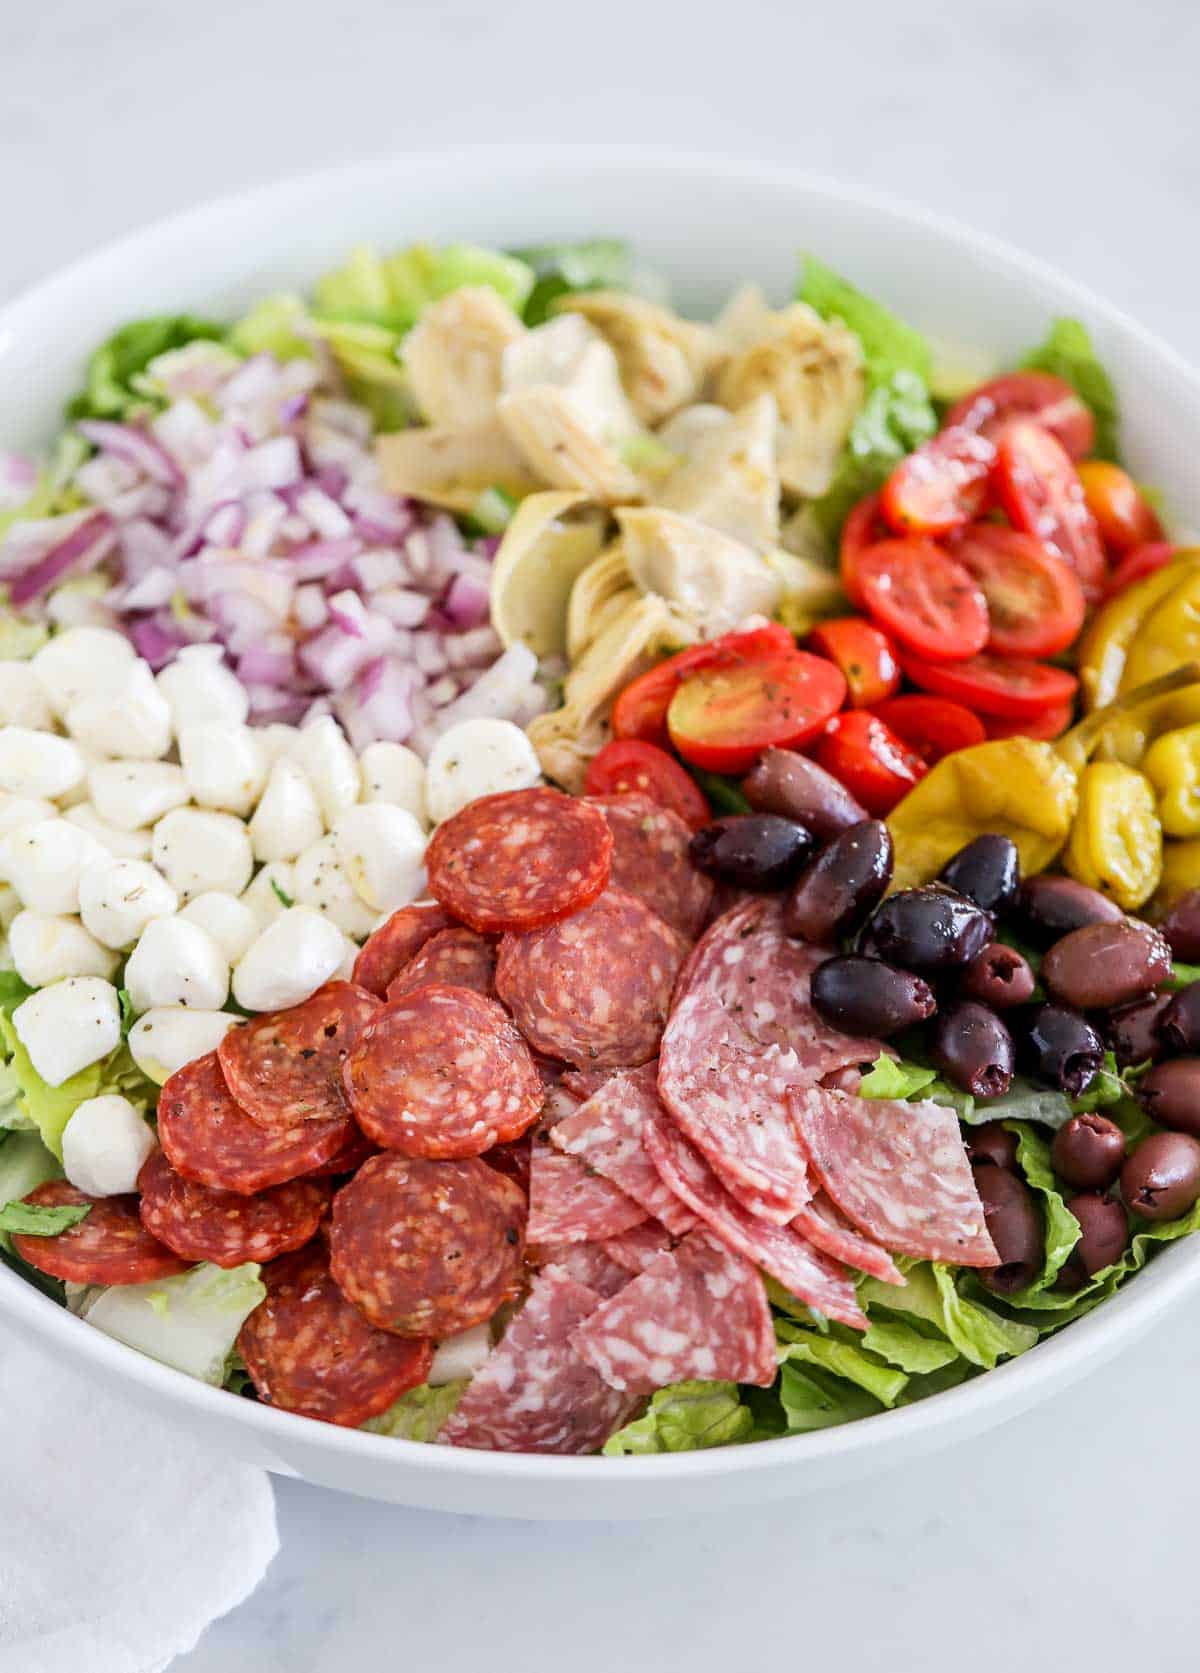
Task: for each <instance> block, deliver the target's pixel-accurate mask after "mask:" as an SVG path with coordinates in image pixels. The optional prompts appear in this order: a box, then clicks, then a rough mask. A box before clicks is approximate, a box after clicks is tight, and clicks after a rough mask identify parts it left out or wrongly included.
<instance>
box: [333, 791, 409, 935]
mask: <svg viewBox="0 0 1200 1673" xmlns="http://www.w3.org/2000/svg"><path fill="white" fill-rule="evenodd" d="M333 835H334V839H335V841H336V843H337V852H338V859H339V860H340V861H341V862H342V870H343V871H344V872H345V873H346V876H347V877H348V878H349V879H350V883H351V886H352V887H353V889H354V892H355V893H356V894H357V895H358V896H360V898H361V899H362V900H364V901H365V902H366V903H367V905H368V906H369V907H371V908H372V909H373V910H374V911H376V912H384V911H395V909H396V908H397V907H398V906H407V905H408V903H409V901H412V900H416V899H417V897H418V896H419V895H420V893H421V891H422V890H423V889H424V887H425V833H424V832H423V831H422V829H421V827H420V825H418V824H417V821H416V820H415V819H414V818H413V816H412V814H411V813H407V812H405V810H404V809H403V808H402V807H394V806H393V805H392V804H391V803H390V802H364V803H362V804H361V805H360V806H358V807H351V808H347V809H346V811H345V813H343V814H342V816H341V818H340V819H339V820H338V822H337V824H336V825H335V826H334V831H333Z"/></svg>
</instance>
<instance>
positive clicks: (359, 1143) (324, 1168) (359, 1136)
mask: <svg viewBox="0 0 1200 1673" xmlns="http://www.w3.org/2000/svg"><path fill="white" fill-rule="evenodd" d="M378 1154H379V1146H378V1145H377V1144H372V1143H371V1140H370V1139H369V1138H368V1137H367V1135H366V1134H365V1133H363V1132H360V1131H359V1129H358V1128H357V1127H356V1128H355V1129H354V1131H353V1132H352V1133H351V1134H350V1135H349V1136H348V1138H347V1139H346V1142H345V1144H343V1146H342V1148H341V1149H340V1150H339V1151H338V1153H337V1155H336V1156H333V1157H331V1158H330V1160H329V1161H328V1162H322V1163H321V1164H320V1166H319V1167H315V1168H309V1170H308V1172H307V1173H306V1174H305V1176H304V1177H305V1178H306V1179H333V1178H336V1177H337V1175H338V1174H342V1173H357V1172H358V1170H359V1168H361V1167H362V1165H363V1163H364V1162H365V1161H366V1159H367V1157H368V1156H378Z"/></svg>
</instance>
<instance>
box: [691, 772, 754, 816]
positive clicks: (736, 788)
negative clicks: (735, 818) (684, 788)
mask: <svg viewBox="0 0 1200 1673" xmlns="http://www.w3.org/2000/svg"><path fill="white" fill-rule="evenodd" d="M688 772H689V773H690V774H691V776H692V777H693V778H694V779H695V781H696V783H697V784H698V785H699V786H700V788H701V790H702V791H703V792H704V795H705V798H706V800H707V802H708V805H709V806H710V807H711V808H712V810H713V812H714V813H717V814H722V813H749V812H750V803H749V802H748V801H747V800H746V798H745V796H744V795H743V794H742V789H741V786H740V785H739V784H738V782H737V780H736V779H732V778H722V776H721V774H720V773H710V772H709V771H708V770H707V768H705V767H689V768H688Z"/></svg>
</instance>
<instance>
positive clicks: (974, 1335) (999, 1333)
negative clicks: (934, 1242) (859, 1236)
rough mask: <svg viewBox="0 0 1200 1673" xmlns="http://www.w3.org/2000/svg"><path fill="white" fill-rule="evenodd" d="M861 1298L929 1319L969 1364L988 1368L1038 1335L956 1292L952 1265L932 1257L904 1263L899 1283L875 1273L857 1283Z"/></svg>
mask: <svg viewBox="0 0 1200 1673" xmlns="http://www.w3.org/2000/svg"><path fill="white" fill-rule="evenodd" d="M858 1290H859V1296H860V1299H861V1300H862V1301H863V1302H864V1303H865V1304H866V1305H868V1307H869V1308H871V1309H872V1312H871V1316H872V1317H874V1311H873V1310H874V1308H876V1307H879V1308H882V1309H884V1310H885V1311H886V1312H887V1313H899V1314H902V1315H911V1316H912V1317H913V1318H917V1319H923V1320H924V1321H925V1322H926V1323H927V1324H931V1325H933V1326H934V1327H935V1328H936V1329H937V1330H939V1331H940V1332H941V1334H942V1335H943V1336H944V1337H945V1338H946V1339H947V1341H949V1342H950V1343H952V1344H953V1346H954V1347H955V1348H957V1350H958V1352H959V1353H960V1354H961V1355H962V1357H963V1358H964V1359H967V1360H969V1361H970V1362H971V1364H972V1365H979V1366H982V1367H983V1369H984V1370H987V1371H990V1370H992V1368H993V1367H994V1366H995V1365H996V1364H997V1363H998V1362H999V1361H1000V1360H1001V1359H1007V1358H1011V1357H1013V1356H1015V1355H1016V1354H1021V1353H1024V1352H1025V1351H1026V1349H1027V1348H1031V1347H1032V1346H1033V1344H1034V1343H1035V1342H1036V1341H1037V1336H1038V1333H1037V1331H1036V1330H1035V1329H1033V1328H1032V1327H1031V1326H1029V1325H1023V1324H1021V1323H1020V1322H1019V1321H1017V1320H1014V1319H1010V1318H1007V1317H1004V1316H1003V1315H1001V1314H999V1313H997V1312H995V1311H994V1310H993V1309H992V1308H991V1307H989V1306H987V1305H985V1304H984V1303H983V1302H981V1301H975V1300H973V1299H971V1298H969V1297H967V1296H964V1295H962V1294H960V1293H959V1291H958V1289H957V1287H956V1283H955V1270H954V1269H952V1268H950V1267H945V1266H939V1265H937V1264H936V1263H935V1264H930V1263H928V1262H924V1261H922V1262H919V1263H917V1264H915V1265H911V1266H908V1265H906V1270H905V1281H904V1284H903V1285H902V1286H901V1285H896V1284H884V1283H881V1282H880V1280H879V1279H877V1278H864V1279H862V1280H861V1281H860V1283H859V1287H858Z"/></svg>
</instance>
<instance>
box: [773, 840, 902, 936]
mask: <svg viewBox="0 0 1200 1673" xmlns="http://www.w3.org/2000/svg"><path fill="white" fill-rule="evenodd" d="M891 880H892V835H891V832H890V831H889V830H888V828H887V826H886V825H885V824H884V823H883V820H882V819H864V820H863V821H862V823H861V824H860V825H851V827H850V829H849V830H848V831H843V832H842V833H841V835H840V836H835V837H834V838H833V839H832V840H831V841H830V842H828V843H826V845H825V847H824V848H822V850H821V852H820V853H819V854H818V855H817V857H816V859H815V860H810V861H809V863H808V865H807V866H806V867H805V869H804V871H803V872H802V873H801V874H800V877H799V879H798V880H797V882H796V884H795V886H794V888H793V889H792V892H791V894H789V896H788V898H787V901H786V903H785V905H784V908H783V927H784V928H785V929H786V930H787V932H788V934H789V935H798V936H800V937H801V938H802V939H803V940H805V941H816V942H822V941H834V940H836V939H837V937H838V936H839V935H848V934H850V932H851V931H852V930H856V929H857V928H858V927H859V925H860V924H862V923H864V922H865V921H866V919H867V918H868V917H870V915H871V913H872V912H873V911H874V910H875V908H876V906H878V904H879V902H880V901H881V900H882V899H883V897H884V895H885V894H886V893H887V886H888V884H889V883H890V882H891Z"/></svg>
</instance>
